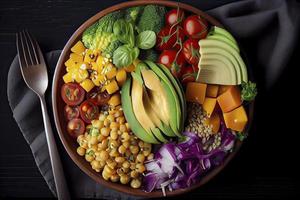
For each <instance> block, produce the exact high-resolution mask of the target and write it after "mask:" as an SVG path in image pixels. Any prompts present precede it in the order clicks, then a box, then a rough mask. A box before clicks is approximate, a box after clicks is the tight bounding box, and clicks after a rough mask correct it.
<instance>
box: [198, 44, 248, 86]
mask: <svg viewBox="0 0 300 200" xmlns="http://www.w3.org/2000/svg"><path fill="white" fill-rule="evenodd" d="M199 45H202V46H201V48H200V54H201V55H202V56H204V55H205V54H208V53H215V54H222V55H224V56H226V57H228V59H229V60H230V61H231V62H232V63H233V67H234V68H236V69H237V70H239V71H240V72H241V81H245V82H247V81H248V74H247V68H246V65H245V63H244V61H243V59H242V58H241V56H240V54H239V53H238V52H237V51H235V50H234V49H233V48H232V47H230V46H229V45H227V44H226V43H224V42H221V41H218V40H213V39H204V40H200V41H199ZM199 65H200V66H201V63H200V62H199Z"/></svg>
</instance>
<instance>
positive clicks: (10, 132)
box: [0, 0, 300, 199]
mask: <svg viewBox="0 0 300 200" xmlns="http://www.w3.org/2000/svg"><path fill="white" fill-rule="evenodd" d="M232 1H233V0H215V1H208V0H207V1H199V2H197V1H196V0H194V1H193V0H185V1H183V2H187V3H189V4H192V5H194V6H196V7H198V8H200V9H203V10H206V9H210V8H214V7H216V6H220V5H222V4H225V3H228V2H232ZM118 2H122V1H121V0H117V1H116V0H114V1H112V0H109V1H108V0H105V1H104V0H102V1H92V0H84V1H70V0H49V1H46V0H45V1H42V0H26V1H24V0H1V2H0V55H1V56H0V58H1V59H0V77H1V78H0V80H1V84H0V98H1V101H0V124H1V131H0V133H1V136H0V138H1V139H0V198H2V197H4V198H5V197H6V198H9V197H27V198H33V197H36V198H42V197H43V198H49V197H53V196H52V194H51V192H50V190H49V189H48V187H47V185H46V183H45V181H44V179H43V177H42V176H41V175H40V173H39V171H38V169H37V168H36V165H35V162H34V159H33V156H32V154H31V151H30V148H29V147H28V145H27V143H26V142H25V140H24V138H23V137H22V135H21V132H20V130H19V129H18V127H17V125H16V123H15V121H14V119H13V116H12V113H11V110H10V108H9V105H8V101H7V91H6V90H7V88H6V86H7V85H6V83H7V73H8V70H9V66H10V63H11V61H12V59H13V58H14V56H15V55H16V48H15V33H16V32H17V31H19V30H21V29H24V28H27V29H29V30H30V31H31V32H32V33H33V34H34V35H35V36H36V38H37V39H38V41H39V42H40V44H41V46H42V49H43V50H44V52H47V51H50V50H54V49H62V48H63V46H64V44H65V43H66V41H67V40H68V38H69V37H70V36H71V34H72V33H73V32H74V31H75V30H76V28H77V27H79V25H80V24H81V23H83V22H84V21H85V20H86V19H88V18H89V17H90V16H92V15H93V14H95V13H96V12H98V11H99V10H101V9H103V8H106V7H108V6H110V5H113V4H116V3H118ZM299 47H300V45H298V47H297V51H296V52H295V53H294V56H293V58H292V59H291V61H290V62H289V63H286V68H285V71H284V72H283V73H282V75H281V77H280V79H279V80H278V81H277V83H276V84H275V85H274V86H273V87H272V88H270V89H265V87H264V85H263V84H264V80H263V78H260V77H258V83H259V84H260V88H259V96H258V98H257V103H256V113H255V121H254V123H255V125H254V126H253V128H252V130H251V135H250V137H249V138H248V139H247V141H246V142H245V144H244V146H243V147H242V149H241V151H240V152H239V154H238V155H237V157H236V158H235V159H234V160H233V161H232V162H231V163H230V164H229V166H228V167H226V169H225V170H224V171H222V172H221V173H220V174H219V175H218V176H217V177H216V178H214V179H213V180H212V181H210V182H209V183H208V184H206V185H205V186H204V187H202V188H200V189H198V190H196V191H194V192H192V193H190V194H186V195H185V196H184V198H189V199H192V198H193V199H194V198H199V199H200V198H204V199H208V198H224V199H250V198H256V197H265V198H284V199H285V198H287V197H292V196H295V195H298V196H299V188H298V181H299V180H298V179H297V178H296V177H297V176H296V174H298V170H299V164H298V160H299V155H297V153H296V152H299V149H298V147H299V140H298V138H299V136H298V135H299V130H298V129H299V116H298V113H296V108H297V107H298V108H299V100H298V98H297V97H296V95H299V91H300V90H299V87H298V84H297V83H296V81H294V80H297V79H296V77H295V76H296V75H298V74H297V73H296V68H299V64H300V62H299V58H297V53H298V55H299V52H300V51H299ZM297 116H298V117H297ZM297 119H298V120H297ZM297 121H298V123H297ZM75 184H76V183H75Z"/></svg>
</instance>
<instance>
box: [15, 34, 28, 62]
mask: <svg viewBox="0 0 300 200" xmlns="http://www.w3.org/2000/svg"><path fill="white" fill-rule="evenodd" d="M17 36H18V37H17V39H18V40H17V48H18V53H19V61H20V65H21V67H28V61H27V56H26V53H25V47H24V39H23V36H22V33H21V32H19V33H18V35H17Z"/></svg>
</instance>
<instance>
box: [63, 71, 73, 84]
mask: <svg viewBox="0 0 300 200" xmlns="http://www.w3.org/2000/svg"><path fill="white" fill-rule="evenodd" d="M63 80H64V82H65V83H70V82H73V81H74V80H73V76H72V73H71V72H68V73H66V74H65V75H64V76H63Z"/></svg>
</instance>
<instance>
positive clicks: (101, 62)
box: [96, 55, 105, 68]
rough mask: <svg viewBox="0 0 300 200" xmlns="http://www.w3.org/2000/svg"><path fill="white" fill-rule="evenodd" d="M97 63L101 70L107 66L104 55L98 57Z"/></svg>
mask: <svg viewBox="0 0 300 200" xmlns="http://www.w3.org/2000/svg"><path fill="white" fill-rule="evenodd" d="M96 63H97V65H98V66H99V67H100V68H103V67H104V64H105V61H104V57H103V56H102V55H99V56H98V57H97V60H96Z"/></svg>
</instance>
